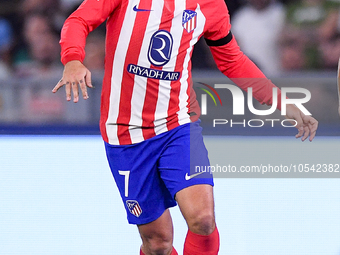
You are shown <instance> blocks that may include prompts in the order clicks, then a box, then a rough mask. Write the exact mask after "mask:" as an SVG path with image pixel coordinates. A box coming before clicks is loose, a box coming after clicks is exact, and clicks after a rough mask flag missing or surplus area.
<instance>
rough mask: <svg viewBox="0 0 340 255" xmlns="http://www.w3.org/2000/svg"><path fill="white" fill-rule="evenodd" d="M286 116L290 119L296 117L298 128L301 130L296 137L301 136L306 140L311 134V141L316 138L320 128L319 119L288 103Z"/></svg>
mask: <svg viewBox="0 0 340 255" xmlns="http://www.w3.org/2000/svg"><path fill="white" fill-rule="evenodd" d="M286 117H287V118H288V119H294V120H295V121H296V122H297V125H296V128H297V129H298V131H299V132H298V133H297V135H296V136H295V137H296V138H300V137H301V140H302V141H304V140H306V139H307V138H308V136H309V141H312V140H313V139H314V137H315V134H316V130H317V129H318V121H317V120H316V119H314V118H313V117H312V116H309V115H305V114H304V113H303V112H301V111H300V109H299V108H297V107H296V106H295V105H292V104H289V105H287V114H286ZM294 124H295V123H294Z"/></svg>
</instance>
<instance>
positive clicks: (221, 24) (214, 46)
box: [203, 0, 281, 110]
mask: <svg viewBox="0 0 340 255" xmlns="http://www.w3.org/2000/svg"><path fill="white" fill-rule="evenodd" d="M216 2H217V5H216V6H215V8H214V10H213V12H212V14H211V17H210V16H209V17H208V18H207V20H210V21H207V22H208V25H207V30H206V31H205V33H204V35H203V36H204V38H205V40H206V42H207V44H208V46H209V47H210V51H211V53H212V55H213V57H214V60H215V62H216V65H217V67H218V69H219V70H220V71H221V72H222V73H223V74H224V75H226V76H227V77H228V78H230V79H231V80H232V81H233V82H235V84H236V85H238V86H239V87H240V88H241V89H243V90H245V91H246V90H247V89H248V88H249V87H252V89H253V96H254V97H255V99H256V100H258V101H259V102H260V103H261V104H267V105H272V102H273V100H272V99H273V88H277V87H276V86H275V85H274V84H273V83H272V82H271V81H270V80H269V79H267V78H266V76H265V75H264V74H263V73H262V71H261V70H260V69H259V68H258V67H257V66H256V65H255V64H254V63H253V62H252V61H251V60H250V59H249V58H248V57H247V56H246V55H245V54H244V53H243V52H242V51H241V50H240V47H239V46H238V44H237V41H236V39H235V38H234V36H233V34H232V32H231V24H230V18H229V14H228V9H227V6H226V5H225V3H224V1H221V0H218V1H216ZM254 40H255V38H254ZM277 100H278V101H277V102H278V104H277V108H278V109H279V110H280V109H281V91H280V90H279V89H278V96H277Z"/></svg>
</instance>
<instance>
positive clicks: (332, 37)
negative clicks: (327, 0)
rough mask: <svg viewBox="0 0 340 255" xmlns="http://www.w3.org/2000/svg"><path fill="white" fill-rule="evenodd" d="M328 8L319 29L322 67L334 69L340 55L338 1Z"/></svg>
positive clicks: (339, 11)
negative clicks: (327, 12)
mask: <svg viewBox="0 0 340 255" xmlns="http://www.w3.org/2000/svg"><path fill="white" fill-rule="evenodd" d="M338 3H339V4H338V6H335V8H332V10H330V12H329V14H328V16H327V17H326V19H325V21H324V22H323V24H322V25H321V27H320V30H319V42H320V45H319V51H320V55H321V56H320V58H321V63H322V67H323V68H325V69H330V70H336V69H337V65H338V61H339V56H340V7H339V5H340V1H339V2H338Z"/></svg>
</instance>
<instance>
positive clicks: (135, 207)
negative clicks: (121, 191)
mask: <svg viewBox="0 0 340 255" xmlns="http://www.w3.org/2000/svg"><path fill="white" fill-rule="evenodd" d="M126 205H127V207H128V208H129V211H130V213H132V214H133V215H135V216H136V217H139V216H140V215H141V214H142V208H141V207H140V206H139V204H138V202H137V201H136V200H127V201H126Z"/></svg>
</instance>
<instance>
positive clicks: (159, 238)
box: [142, 233, 172, 255]
mask: <svg viewBox="0 0 340 255" xmlns="http://www.w3.org/2000/svg"><path fill="white" fill-rule="evenodd" d="M142 239H143V246H144V249H145V250H146V251H147V252H148V253H149V254H155V255H163V254H164V255H167V254H169V253H170V251H171V250H172V236H170V235H167V234H166V233H158V234H154V235H150V236H147V237H146V236H144V237H143V238H142Z"/></svg>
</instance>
